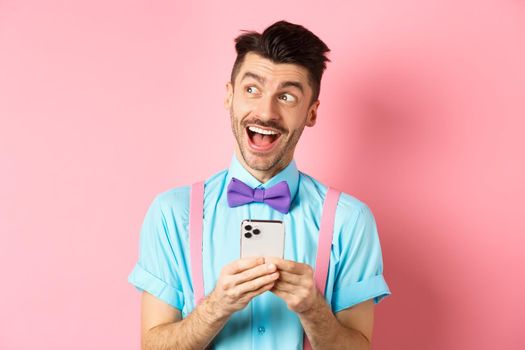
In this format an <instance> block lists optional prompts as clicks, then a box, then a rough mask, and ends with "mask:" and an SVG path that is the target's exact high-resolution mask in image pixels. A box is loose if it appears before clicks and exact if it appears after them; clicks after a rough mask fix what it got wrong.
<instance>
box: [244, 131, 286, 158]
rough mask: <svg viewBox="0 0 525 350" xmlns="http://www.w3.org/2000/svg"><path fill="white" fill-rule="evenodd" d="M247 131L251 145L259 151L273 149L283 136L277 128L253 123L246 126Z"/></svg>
mask: <svg viewBox="0 0 525 350" xmlns="http://www.w3.org/2000/svg"><path fill="white" fill-rule="evenodd" d="M246 133H247V135H248V140H249V142H248V143H249V145H250V147H251V148H252V149H254V150H255V151H259V152H260V151H269V150H271V149H272V148H273V147H274V146H275V144H277V142H276V141H277V140H278V139H279V138H280V137H281V133H280V132H278V131H276V130H273V129H266V128H261V127H259V126H253V125H252V126H248V127H247V128H246Z"/></svg>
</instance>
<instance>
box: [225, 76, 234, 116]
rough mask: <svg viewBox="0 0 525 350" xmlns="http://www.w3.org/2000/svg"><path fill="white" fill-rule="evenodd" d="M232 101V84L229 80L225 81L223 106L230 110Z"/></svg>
mask: <svg viewBox="0 0 525 350" xmlns="http://www.w3.org/2000/svg"><path fill="white" fill-rule="evenodd" d="M232 101H233V85H232V83H231V82H230V81H229V82H227V83H226V98H225V99H224V108H225V109H227V110H230V108H231V106H232Z"/></svg>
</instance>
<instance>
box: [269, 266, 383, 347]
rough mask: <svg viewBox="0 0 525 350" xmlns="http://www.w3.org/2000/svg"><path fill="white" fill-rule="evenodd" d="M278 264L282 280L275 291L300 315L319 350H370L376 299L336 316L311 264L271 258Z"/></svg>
mask: <svg viewBox="0 0 525 350" xmlns="http://www.w3.org/2000/svg"><path fill="white" fill-rule="evenodd" d="M268 260H269V261H271V262H273V263H274V264H276V265H277V267H278V268H279V272H280V277H279V280H278V281H277V283H276V284H275V287H274V288H273V289H272V292H273V293H274V294H275V295H277V296H278V297H280V298H281V299H283V300H284V301H285V302H286V304H287V305H288V308H289V309H290V310H292V311H294V312H295V313H297V315H298V316H299V319H300V320H301V323H302V325H303V328H304V330H305V332H306V334H307V336H308V339H309V340H310V344H311V345H312V348H313V349H315V350H328V349H356V350H361V349H363V350H365V349H370V343H371V338H372V328H373V320H374V304H373V301H372V300H369V301H367V302H363V303H360V304H358V305H356V306H354V307H351V308H348V309H345V310H343V311H341V312H338V313H337V315H334V314H333V313H332V310H331V309H330V306H329V305H328V304H327V303H326V301H325V300H324V297H323V296H322V294H321V293H320V292H319V291H318V290H317V289H316V287H315V283H314V278H313V270H312V268H311V267H310V266H309V265H306V264H302V263H296V262H293V261H289V260H283V259H278V258H268Z"/></svg>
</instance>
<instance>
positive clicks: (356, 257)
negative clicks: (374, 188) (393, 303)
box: [332, 204, 391, 312]
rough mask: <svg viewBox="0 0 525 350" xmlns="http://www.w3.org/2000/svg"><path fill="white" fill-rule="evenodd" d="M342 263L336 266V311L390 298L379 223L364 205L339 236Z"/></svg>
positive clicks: (334, 301) (334, 302) (333, 306)
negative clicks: (384, 269) (385, 276)
mask: <svg viewBox="0 0 525 350" xmlns="http://www.w3.org/2000/svg"><path fill="white" fill-rule="evenodd" d="M337 243H338V245H339V251H340V255H339V261H338V263H337V264H336V274H335V281H334V291H333V296H332V310H333V311H334V312H338V311H341V310H343V309H346V308H348V307H351V306H353V305H356V304H359V303H361V302H363V301H366V300H369V299H373V300H374V303H376V304H377V303H379V301H381V300H382V299H383V298H384V297H386V296H388V295H390V294H391V293H390V290H389V288H388V285H387V284H386V281H385V278H384V277H383V258H382V254H381V245H380V243H379V236H378V232H377V227H376V222H375V219H374V216H373V215H372V212H371V211H370V209H369V208H368V207H367V206H366V205H364V204H362V205H361V206H360V207H359V208H358V209H357V210H355V212H354V214H353V215H351V216H350V219H349V221H347V222H346V223H345V225H343V227H342V232H341V234H340V235H339V241H338V242H337Z"/></svg>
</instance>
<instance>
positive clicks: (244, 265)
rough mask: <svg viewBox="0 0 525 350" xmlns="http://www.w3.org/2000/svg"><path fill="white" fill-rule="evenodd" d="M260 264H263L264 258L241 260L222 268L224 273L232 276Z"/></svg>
mask: <svg viewBox="0 0 525 350" xmlns="http://www.w3.org/2000/svg"><path fill="white" fill-rule="evenodd" d="M261 264H264V258H262V257H255V258H253V257H252V258H242V259H238V260H235V261H233V262H231V263H229V264H228V265H226V266H224V272H226V273H227V274H229V275H234V274H236V273H239V272H243V271H245V270H248V269H251V268H253V267H255V266H257V265H261Z"/></svg>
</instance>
